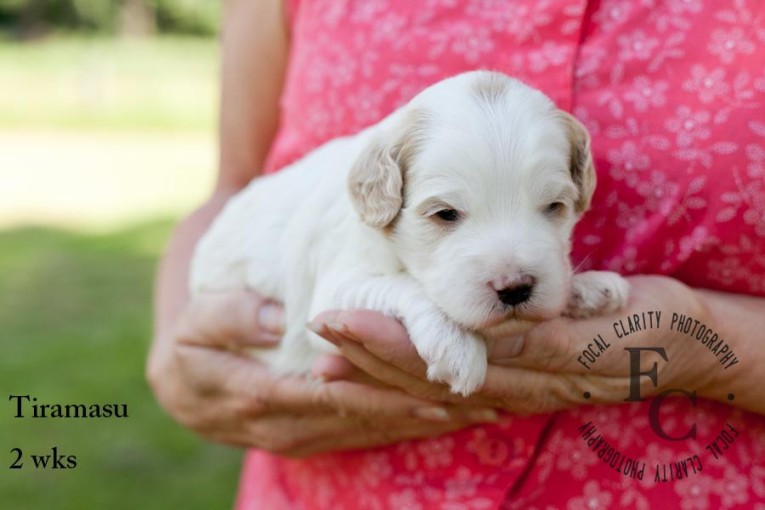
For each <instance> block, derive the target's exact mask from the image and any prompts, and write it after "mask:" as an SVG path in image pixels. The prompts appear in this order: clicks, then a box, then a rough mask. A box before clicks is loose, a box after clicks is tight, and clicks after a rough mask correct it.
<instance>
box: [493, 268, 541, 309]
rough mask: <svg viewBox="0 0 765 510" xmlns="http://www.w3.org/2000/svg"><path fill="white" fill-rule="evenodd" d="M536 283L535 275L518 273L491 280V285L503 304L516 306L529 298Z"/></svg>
mask: <svg viewBox="0 0 765 510" xmlns="http://www.w3.org/2000/svg"><path fill="white" fill-rule="evenodd" d="M535 283H536V282H535V280H534V277H533V276H529V275H516V276H503V277H500V278H497V279H495V280H493V281H492V282H491V286H492V288H493V289H494V290H495V291H497V296H498V297H499V300H500V301H501V302H502V303H503V304H505V305H508V306H515V305H519V304H521V303H524V302H526V301H528V300H529V298H530V297H531V294H532V293H533V292H534V284H535Z"/></svg>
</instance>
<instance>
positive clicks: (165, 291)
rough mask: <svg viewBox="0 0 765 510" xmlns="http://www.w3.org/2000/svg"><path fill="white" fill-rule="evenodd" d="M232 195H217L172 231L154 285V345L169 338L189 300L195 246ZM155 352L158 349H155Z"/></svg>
mask: <svg viewBox="0 0 765 510" xmlns="http://www.w3.org/2000/svg"><path fill="white" fill-rule="evenodd" d="M231 195H232V192H231V191H218V192H216V193H214V194H213V196H212V197H211V198H210V199H209V200H208V201H207V202H206V203H205V204H204V205H202V206H201V207H200V208H199V209H197V210H196V211H194V212H193V213H192V214H190V215H189V216H188V217H187V218H186V219H184V220H183V221H181V222H180V223H179V224H178V225H177V226H176V228H175V230H174V232H173V234H172V236H171V238H170V242H169V243H168V245H167V248H166V250H165V253H164V255H163V257H162V259H161V261H160V264H159V269H158V271H157V276H156V282H155V295H154V298H155V299H154V338H155V344H156V343H162V342H164V341H165V340H163V339H165V338H168V337H169V336H170V335H169V332H170V331H171V330H172V328H173V326H174V324H175V322H176V320H177V319H178V317H179V316H180V314H181V311H182V310H183V309H184V307H185V306H186V304H187V303H188V300H189V291H188V274H189V264H190V262H191V257H192V255H193V253H194V246H195V245H196V243H197V241H198V240H199V238H200V237H201V236H202V235H203V234H204V232H205V231H206V230H207V228H208V226H209V225H210V223H211V222H212V220H213V219H214V218H215V216H216V215H217V213H218V212H219V211H220V209H221V208H222V207H223V205H224V204H225V203H226V201H227V200H228V199H229V198H230V197H231ZM154 348H157V345H155V346H154Z"/></svg>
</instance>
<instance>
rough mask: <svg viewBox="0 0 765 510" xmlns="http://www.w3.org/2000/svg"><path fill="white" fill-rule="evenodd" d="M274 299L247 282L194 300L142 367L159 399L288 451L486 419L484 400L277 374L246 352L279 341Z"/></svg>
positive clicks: (193, 422) (242, 440)
mask: <svg viewBox="0 0 765 510" xmlns="http://www.w3.org/2000/svg"><path fill="white" fill-rule="evenodd" d="M281 322H282V311H281V307H279V306H278V305H276V304H274V303H271V302H268V301H267V300H264V299H263V298H261V297H259V296H258V295H257V294H254V293H252V292H246V291H236V292H226V293H215V294H208V295H205V296H200V297H198V298H196V299H194V300H193V301H192V302H191V304H190V305H189V306H188V307H187V309H186V310H185V312H184V313H183V315H182V317H181V319H180V321H179V323H178V326H177V327H176V329H175V332H174V334H173V338H172V339H171V341H166V342H156V343H155V345H156V347H155V349H154V350H153V351H152V353H151V355H150V358H149V363H148V366H147V376H148V379H149V381H150V383H151V385H152V388H153V389H154V392H155V393H156V395H157V398H158V400H159V402H160V404H161V405H162V406H163V407H164V409H165V410H166V411H167V412H168V413H169V414H170V415H171V416H173V417H174V418H175V419H176V420H177V421H178V422H180V423H181V424H183V425H185V426H187V427H189V428H190V429H192V430H194V431H196V432H197V433H198V434H200V435H201V436H202V437H205V438H207V439H210V440H213V441H216V442H222V443H227V444H234V445H240V446H248V447H256V448H262V449H265V450H269V451H271V452H275V453H279V454H283V455H288V456H298V457H299V456H305V455H310V454H314V453H319V452H324V451H329V450H344V449H354V448H367V447H372V446H378V445H383V444H388V443H392V442H397V441H401V440H404V439H411V438H416V437H424V436H433V435H438V434H441V433H446V432H449V431H452V430H456V429H459V428H463V427H465V426H467V425H469V424H471V423H476V422H485V421H493V420H495V419H496V413H495V412H494V411H492V410H488V409H476V408H474V407H461V406H456V405H452V404H449V405H444V404H440V403H434V402H432V401H428V400H424V399H419V398H415V397H413V396H411V395H408V394H407V393H405V392H403V391H400V390H397V389H392V388H385V387H382V386H379V385H367V384H360V383H357V382H352V381H344V380H334V381H326V382H322V381H319V380H317V379H311V378H307V377H299V376H292V377H279V378H277V377H274V376H273V375H272V374H270V373H269V371H268V369H267V367H266V366H264V365H263V364H262V363H260V362H259V361H258V360H257V359H255V358H254V357H252V356H249V355H248V354H247V353H246V349H247V348H248V347H259V348H268V347H275V346H276V345H278V342H279V338H280V335H281V332H282V331H281V329H282V327H283V326H282V324H281Z"/></svg>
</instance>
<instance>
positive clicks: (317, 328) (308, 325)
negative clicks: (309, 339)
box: [305, 322, 324, 336]
mask: <svg viewBox="0 0 765 510" xmlns="http://www.w3.org/2000/svg"><path fill="white" fill-rule="evenodd" d="M305 327H306V328H308V329H310V330H311V331H313V332H314V333H316V334H317V335H319V336H321V334H322V332H324V326H323V325H322V324H317V323H315V322H306V324H305Z"/></svg>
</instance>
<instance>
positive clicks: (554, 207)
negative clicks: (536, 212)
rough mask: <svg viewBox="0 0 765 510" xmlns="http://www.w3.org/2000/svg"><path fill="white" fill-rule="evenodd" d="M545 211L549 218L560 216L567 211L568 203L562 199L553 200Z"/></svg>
mask: <svg viewBox="0 0 765 510" xmlns="http://www.w3.org/2000/svg"><path fill="white" fill-rule="evenodd" d="M543 212H544V214H545V216H547V217H548V218H560V217H561V216H563V215H564V214H565V213H566V204H565V202H562V201H556V202H551V203H549V204H547V205H546V206H545V208H544V211H543Z"/></svg>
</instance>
